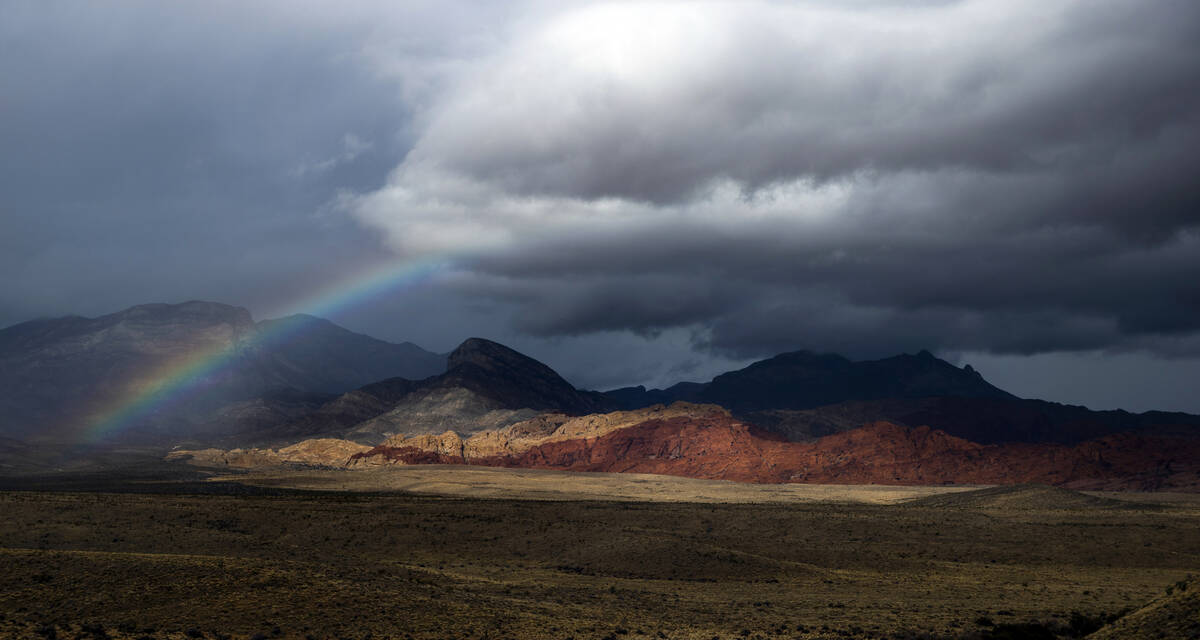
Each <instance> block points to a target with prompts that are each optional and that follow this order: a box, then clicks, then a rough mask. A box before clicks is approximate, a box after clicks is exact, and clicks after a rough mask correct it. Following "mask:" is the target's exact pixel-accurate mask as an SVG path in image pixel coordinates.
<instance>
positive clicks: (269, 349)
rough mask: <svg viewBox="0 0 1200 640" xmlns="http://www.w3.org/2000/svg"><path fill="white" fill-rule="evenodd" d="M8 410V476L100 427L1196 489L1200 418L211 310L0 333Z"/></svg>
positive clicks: (341, 454) (209, 447)
mask: <svg viewBox="0 0 1200 640" xmlns="http://www.w3.org/2000/svg"><path fill="white" fill-rule="evenodd" d="M156 377H157V378H156ZM156 385H157V386H156ZM172 385H174V386H172ZM147 399H149V400H147ZM142 405H146V406H142ZM113 406H116V407H118V409H117V410H113V409H110V407H113ZM123 407H133V408H134V409H136V410H134V409H129V410H126V409H124V408H123ZM0 411H2V413H0V416H2V421H0V443H3V447H2V448H0V464H6V465H8V466H9V467H10V468H12V469H16V468H20V466H21V465H20V464H19V460H20V459H21V458H22V457H24V456H28V451H29V449H30V447H42V448H45V447H55V446H59V447H66V446H68V445H70V444H71V443H72V441H73V439H74V440H78V438H79V437H80V434H87V433H88V432H89V430H95V429H97V428H98V427H96V426H94V425H93V424H92V423H93V422H95V421H97V420H100V421H106V420H107V421H109V422H112V423H114V424H108V425H105V426H104V428H106V429H108V431H109V433H106V434H105V438H106V440H105V441H106V442H108V443H109V444H123V445H130V444H141V445H152V446H158V447H162V448H163V450H164V451H165V449H166V448H167V447H174V448H175V450H174V451H173V452H172V453H171V458H172V459H184V460H190V461H191V462H192V463H193V464H202V465H218V466H222V465H226V466H243V467H245V466H249V467H255V466H264V465H266V466H270V465H277V464H301V465H319V466H334V467H346V468H357V467H363V466H378V465H386V464H419V463H428V462H435V463H443V464H486V465H492V466H518V467H547V468H558V469H570V470H587V471H643V472H653V473H669V474H676V475H686V476H693V477H704V478H723V479H730V480H743V481H753V482H852V483H853V482H874V483H899V484H913V483H941V482H972V483H1008V482H1026V481H1042V482H1048V483H1053V484H1059V485H1064V486H1073V487H1077V488H1078V487H1083V488H1087V487H1091V488H1138V489H1182V490H1196V489H1200V482H1198V481H1197V478H1198V477H1200V467H1198V465H1197V461H1198V460H1200V416H1193V415H1188V414H1180V413H1164V412H1147V413H1141V414H1132V413H1128V412H1124V411H1090V410H1088V409H1086V408H1084V407H1076V406H1069V405H1061V404H1057V403H1051V402H1045V401H1041V400H1029V399H1022V398H1018V397H1016V396H1014V395H1012V394H1010V393H1008V392H1006V391H1004V390H1002V389H999V388H997V387H995V386H994V385H991V384H990V383H988V382H987V381H986V380H984V379H983V377H982V376H981V375H980V374H979V373H978V372H976V371H974V370H973V369H972V368H971V367H970V366H965V367H956V366H954V365H952V364H950V363H948V362H946V361H944V360H940V359H938V358H936V357H935V356H933V355H932V354H930V353H929V352H926V351H922V352H920V353H917V354H911V355H910V354H904V355H898V356H894V357H891V358H885V359H880V360H869V361H857V362H856V361H851V360H849V359H847V358H844V357H842V356H839V355H836V354H818V353H813V352H808V351H798V352H792V353H784V354H780V355H777V356H775V357H772V358H768V359H766V360H762V361H760V362H756V363H753V364H751V365H749V366H747V367H745V368H743V369H740V370H737V371H730V372H727V373H724V374H721V375H719V376H717V377H715V378H714V379H713V380H711V381H709V382H705V383H694V382H685V383H680V384H677V385H674V386H672V387H669V388H667V389H650V390H647V389H645V388H643V387H628V388H622V389H616V390H612V391H608V392H596V391H587V390H581V389H576V388H575V387H574V386H572V385H571V384H570V383H569V382H567V381H566V380H564V379H563V378H562V377H561V376H559V375H558V374H557V373H556V372H554V371H553V370H552V369H551V368H550V367H548V366H546V365H545V364H543V363H540V362H538V361H536V360H534V359H532V358H529V357H527V356H525V355H523V354H520V353H518V352H516V351H514V350H512V349H510V348H508V347H505V346H503V345H501V344H498V343H495V342H492V341H489V340H485V339H481V338H471V339H468V340H466V341H464V342H463V343H462V344H461V345H460V346H459V347H458V348H457V349H455V350H454V351H453V352H451V353H450V354H446V355H439V354H434V353H431V352H429V351H426V350H424V349H421V348H420V347H417V346H416V345H413V344H411V343H403V344H393V343H388V342H384V341H381V340H377V339H375V338H371V337H369V336H364V335H361V334H357V333H354V332H351V331H348V330H346V329H343V328H341V327H338V326H337V325H335V324H333V323H331V322H328V321H326V320H322V319H319V318H314V317H311V316H290V317H287V318H282V319H278V320H267V321H260V322H255V321H253V319H252V318H251V317H250V314H249V312H248V311H246V310H245V309H240V308H237V307H231V306H228V305H222V304H217V303H210V302H188V303H183V304H178V305H165V304H153V305H142V306H138V307H133V308H130V309H127V310H125V311H121V312H118V313H115V314H111V315H107V316H102V317H99V318H81V317H76V316H71V317H65V318H57V319H46V320H35V321H31V322H26V323H22V324H19V325H15V326H12V327H8V328H6V329H2V330H0ZM114 416H115V417H114ZM5 460H7V461H8V462H5ZM14 460H17V461H18V462H13V461H14Z"/></svg>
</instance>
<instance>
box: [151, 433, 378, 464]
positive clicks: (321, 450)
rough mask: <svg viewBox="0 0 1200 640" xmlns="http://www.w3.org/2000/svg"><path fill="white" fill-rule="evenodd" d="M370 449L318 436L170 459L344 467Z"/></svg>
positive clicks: (171, 455) (190, 453)
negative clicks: (281, 444)
mask: <svg viewBox="0 0 1200 640" xmlns="http://www.w3.org/2000/svg"><path fill="white" fill-rule="evenodd" d="M368 450H370V447H367V446H363V445H360V444H356V443H354V442H350V441H348V440H338V439H335V438H315V439H312V440H304V441H302V442H297V443H296V444H294V445H291V446H288V447H282V448H279V449H230V450H228V451H225V450H221V449H199V450H191V451H189V450H182V449H180V450H176V451H172V452H171V453H169V454H167V460H181V461H189V462H192V463H193V464H197V465H202V466H227V467H234V468H239V469H255V468H260V467H273V466H278V465H285V464H297V465H305V466H312V467H343V466H346V465H347V464H349V462H350V459H351V457H352V456H354V455H355V454H358V453H363V452H366V451H368Z"/></svg>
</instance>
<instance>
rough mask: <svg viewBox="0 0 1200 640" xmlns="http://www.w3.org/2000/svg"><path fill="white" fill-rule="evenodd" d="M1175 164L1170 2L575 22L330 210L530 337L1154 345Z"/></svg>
mask: <svg viewBox="0 0 1200 640" xmlns="http://www.w3.org/2000/svg"><path fill="white" fill-rule="evenodd" d="M1197 149H1200V7H1197V5H1195V4H1194V3H1188V2H1162V3H1151V4H1147V3H1142V2H1105V3H1091V2H1063V3H1052V4H1047V3H1040V2H1038V3H1035V2H988V1H980V2H961V3H942V4H936V5H923V6H917V7H914V6H911V5H888V4H884V3H875V4H870V5H868V6H863V5H856V6H854V7H852V8H849V9H847V8H845V7H844V6H839V5H837V4H821V3H806V4H803V5H788V6H781V5H766V4H754V3H738V4H728V5H718V6H705V7H704V8H703V9H697V8H695V7H694V6H684V5H674V4H672V5H652V6H646V5H628V4H618V5H604V6H587V7H583V8H581V9H578V10H572V11H566V12H563V13H562V14H560V15H555V16H552V17H550V18H549V19H547V20H545V21H543V22H539V23H537V25H536V26H535V27H533V28H531V29H530V30H528V31H527V32H524V33H523V34H522V37H521V38H519V39H517V40H515V41H514V42H513V43H512V44H511V45H510V46H509V47H508V48H507V49H501V50H499V51H498V52H497V53H496V54H495V55H493V56H490V57H488V58H487V59H486V60H484V61H482V62H481V63H480V64H479V65H478V66H477V69H476V70H475V72H474V73H470V74H466V75H464V77H463V80H462V82H461V83H460V84H458V85H456V86H455V87H454V88H453V90H452V91H449V92H448V93H447V94H446V95H444V96H443V97H442V100H441V102H440V103H438V106H437V108H435V109H434V110H433V111H432V115H431V117H430V118H429V119H428V125H427V126H426V127H425V128H424V129H423V131H422V132H421V135H420V137H419V138H418V139H417V141H416V143H415V145H414V148H413V151H412V152H411V153H410V154H409V155H408V156H407V157H406V159H405V162H403V163H402V164H400V165H399V167H398V168H397V169H396V171H395V172H394V173H393V174H392V177H391V179H390V181H389V184H388V186H386V187H384V188H383V189H381V190H379V191H377V192H374V193H370V194H366V195H364V196H361V197H359V198H357V199H355V200H353V201H351V202H349V204H348V205H347V206H348V207H349V208H350V209H351V210H352V211H353V212H354V213H355V214H356V215H357V216H358V217H359V218H360V219H362V220H364V221H366V222H367V223H368V224H371V225H373V226H377V227H379V228H381V229H383V230H384V231H386V232H387V233H388V234H389V240H390V242H391V243H392V245H393V246H394V247H396V248H397V249H398V250H399V251H401V252H404V253H406V254H410V255H419V254H434V255H443V254H449V255H451V256H455V257H456V258H457V260H458V264H459V265H460V267H461V268H462V269H463V271H464V273H463V274H461V275H460V276H459V277H458V278H457V280H456V281H457V282H458V283H459V286H460V287H461V290H462V291H465V292H469V293H470V294H471V295H476V296H489V297H491V298H493V299H495V300H497V301H498V302H504V301H507V302H509V303H511V304H513V305H514V306H515V307H516V308H517V309H519V310H520V311H518V312H517V314H516V316H515V318H516V320H515V321H516V322H517V323H518V326H520V327H521V328H523V329H524V330H526V331H529V332H532V333H535V334H538V335H575V334H579V333H587V332H592V331H598V330H621V329H624V330H629V331H634V332H639V333H645V334H650V333H653V332H655V331H661V330H665V329H669V328H672V327H688V326H692V327H704V328H706V331H705V333H704V336H705V337H703V338H702V339H700V340H699V343H700V345H701V346H705V347H708V348H711V349H717V350H720V351H722V352H725V353H730V354H734V355H737V356H750V355H765V354H769V353H773V352H776V351H779V350H783V349H787V348H796V347H808V348H816V349H823V350H841V351H844V352H847V353H851V354H857V355H864V356H865V355H884V354H887V353H894V352H896V351H898V350H902V349H913V350H915V349H916V348H921V347H927V348H934V349H943V350H974V351H992V352H998V353H1020V354H1029V353H1038V352H1044V351H1055V350H1091V349H1105V348H1115V349H1153V350H1156V351H1158V352H1160V353H1163V354H1167V355H1170V354H1176V355H1178V354H1179V353H1191V352H1192V351H1191V348H1190V347H1187V346H1185V345H1188V344H1191V342H1192V341H1191V339H1190V336H1192V335H1194V334H1195V333H1196V332H1198V331H1200V295H1198V293H1197V291H1198V287H1197V285H1196V284H1195V274H1196V273H1200V235H1198V233H1197V225H1198V224H1200V188H1198V187H1197V183H1196V180H1195V177H1194V176H1195V171H1196V167H1198V166H1200V162H1198V161H1200V157H1198V156H1200V152H1198V151H1197ZM1179 349H1183V351H1178V350H1179Z"/></svg>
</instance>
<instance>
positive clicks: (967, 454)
mask: <svg viewBox="0 0 1200 640" xmlns="http://www.w3.org/2000/svg"><path fill="white" fill-rule="evenodd" d="M386 464H476V465H487V466H503V467H521V468H543V469H561V470H570V471H603V472H635V473H660V474H669V475H680V476H687V477H693V478H707V479H720V480H738V481H744V482H766V483H782V482H806V483H832V484H945V483H955V484H1018V483H1030V482H1037V483H1045V484H1053V485H1058V486H1065V487H1070V488H1075V489H1110V490H1177V491H1196V490H1200V441H1198V440H1195V439H1190V438H1172V437H1163V436H1145V435H1132V434H1120V435H1114V436H1108V437H1105V438H1101V439H1098V440H1093V441H1089V442H1085V443H1082V444H1079V445H1073V446H1072V445H1060V444H1041V445H1037V444H1025V443H1016V444H1006V445H982V444H978V443H974V442H971V441H968V440H964V439H962V438H957V437H954V436H951V435H949V434H946V433H945V432H943V431H940V430H937V429H931V428H929V427H917V428H910V427H905V426H900V425H896V424H891V423H887V422H878V423H874V424H869V425H865V426H863V427H861V428H858V429H854V430H851V431H847V432H843V433H838V434H834V435H830V436H826V437H824V438H820V439H818V440H816V441H814V442H788V441H786V440H784V439H782V438H781V437H779V436H778V435H776V434H772V433H770V432H766V431H762V430H760V429H758V428H756V427H753V426H751V425H748V424H745V423H743V422H740V421H738V420H736V419H734V418H732V417H731V416H730V415H729V414H728V412H725V411H724V410H723V409H721V408H719V407H715V406H711V405H708V406H705V405H699V406H698V405H688V404H684V403H679V404H676V405H673V406H671V407H661V406H660V407H654V408H651V409H650V410H643V411H640V412H639V411H635V412H618V413H615V414H608V415H606V416H586V417H583V418H576V419H573V420H568V419H565V418H564V417H563V416H542V417H540V418H538V419H537V420H532V421H527V422H524V423H519V424H517V425H512V426H511V427H508V428H506V429H502V430H499V431H494V432H485V433H481V434H477V435H475V436H473V437H471V438H468V439H465V440H464V439H462V438H460V437H459V436H458V435H457V434H454V433H446V434H442V435H440V436H432V435H425V436H419V437H411V438H393V439H391V440H389V441H388V442H387V443H385V444H384V445H381V446H378V447H375V448H372V449H370V450H368V451H364V452H360V453H356V454H354V455H352V456H351V459H350V461H349V465H348V466H351V467H366V466H377V465H386Z"/></svg>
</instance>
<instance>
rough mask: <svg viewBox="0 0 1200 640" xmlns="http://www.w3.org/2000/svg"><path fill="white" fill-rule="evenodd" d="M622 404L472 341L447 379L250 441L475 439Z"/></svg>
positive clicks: (366, 398)
mask: <svg viewBox="0 0 1200 640" xmlns="http://www.w3.org/2000/svg"><path fill="white" fill-rule="evenodd" d="M614 406H615V403H613V402H612V401H611V400H610V399H608V398H607V397H605V396H604V395H603V394H600V393H596V392H592V391H580V390H578V389H576V388H575V387H573V386H571V384H570V383H569V382H567V381H566V380H564V379H563V378H562V377H561V376H559V375H558V374H557V373H555V372H554V370H553V369H551V368H550V367H547V366H546V365H544V364H542V363H541V362H538V361H537V360H534V359H533V358H530V357H528V356H525V355H523V354H521V353H518V352H517V351H514V350H512V349H510V348H508V347H506V346H504V345H502V344H499V343H496V342H492V341H490V340H485V339H483V338H470V339H468V340H466V341H464V342H463V343H462V344H461V345H459V346H458V348H456V349H455V350H454V351H453V352H451V354H450V356H449V358H448V359H447V368H446V372H445V373H443V374H441V375H437V376H432V377H430V378H427V379H424V380H420V381H416V382H413V381H407V380H388V381H384V382H381V383H377V384H374V385H368V386H365V387H362V388H360V389H356V390H354V391H351V392H348V393H345V394H343V395H341V396H339V397H338V398H337V399H335V400H333V401H331V402H329V403H327V404H325V405H323V406H321V407H320V408H319V409H317V410H316V411H314V412H312V413H311V414H309V415H307V416H304V417H303V418H301V419H299V420H296V421H293V422H291V423H289V424H287V425H284V426H282V427H279V428H275V429H272V430H270V431H269V432H266V433H260V434H256V435H255V436H254V437H250V438H243V439H242V441H243V443H246V444H254V445H258V444H277V443H281V442H285V441H287V440H288V439H294V438H297V437H316V436H324V437H338V438H349V439H352V440H354V441H356V442H365V443H371V444H378V443H379V442H382V441H383V440H384V439H385V438H388V437H391V436H395V435H398V434H399V435H405V434H408V435H414V434H436V433H441V432H443V431H447V430H451V431H456V432H459V433H465V434H470V433H475V432H478V431H481V430H485V429H499V428H501V427H504V426H507V425H510V424H513V423H516V422H520V421H522V420H528V419H531V418H533V417H535V416H537V415H539V414H542V413H547V412H553V413H561V414H567V415H583V414H589V413H598V412H603V411H608V410H611V409H612V408H614Z"/></svg>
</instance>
